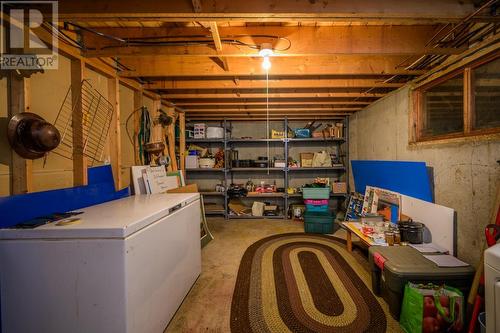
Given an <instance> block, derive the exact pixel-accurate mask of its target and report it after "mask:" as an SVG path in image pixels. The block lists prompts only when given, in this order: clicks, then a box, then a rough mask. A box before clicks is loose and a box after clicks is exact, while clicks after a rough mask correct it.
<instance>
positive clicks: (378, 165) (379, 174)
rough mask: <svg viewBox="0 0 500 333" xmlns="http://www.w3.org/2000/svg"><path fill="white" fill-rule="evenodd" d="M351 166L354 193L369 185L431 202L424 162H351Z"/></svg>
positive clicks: (363, 189)
mask: <svg viewBox="0 0 500 333" xmlns="http://www.w3.org/2000/svg"><path fill="white" fill-rule="evenodd" d="M351 166H352V175H353V178H354V186H355V187H356V192H359V193H365V188H366V186H367V185H369V186H375V187H380V188H384V189H386V190H390V191H394V192H399V193H401V194H404V195H408V196H410V197H414V198H417V199H421V200H424V201H428V202H433V196H432V189H431V182H430V177H429V173H428V170H427V167H426V165H425V162H403V161H368V160H353V161H351Z"/></svg>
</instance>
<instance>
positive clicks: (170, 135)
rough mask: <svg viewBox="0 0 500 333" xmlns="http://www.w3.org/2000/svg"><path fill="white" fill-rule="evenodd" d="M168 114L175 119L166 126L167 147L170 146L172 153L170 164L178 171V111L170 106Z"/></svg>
mask: <svg viewBox="0 0 500 333" xmlns="http://www.w3.org/2000/svg"><path fill="white" fill-rule="evenodd" d="M167 114H168V115H169V116H170V117H172V119H173V121H172V124H170V125H168V126H167V128H166V135H167V139H168V140H167V147H168V153H169V155H170V166H171V167H172V171H177V170H178V166H177V159H176V155H175V119H176V112H175V110H174V108H172V107H170V108H168V110H167Z"/></svg>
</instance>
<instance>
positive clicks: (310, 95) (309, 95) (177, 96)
mask: <svg viewBox="0 0 500 333" xmlns="http://www.w3.org/2000/svg"><path fill="white" fill-rule="evenodd" d="M385 95H386V94H383V93H359V92H353V93H351V92H340V93H336V92H332V93H315V92H310V93H295V92H290V93H277V94H275V93H270V94H269V95H268V94H266V93H248V94H247V93H241V94H239V93H225V94H218V93H214V94H162V95H161V97H162V98H163V99H167V100H181V99H194V98H207V99H208V98H235V99H237V98H240V99H244V98H266V97H269V98H290V97H293V98H327V97H354V98H356V97H383V96H385Z"/></svg>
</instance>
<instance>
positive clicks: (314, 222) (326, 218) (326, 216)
mask: <svg viewBox="0 0 500 333" xmlns="http://www.w3.org/2000/svg"><path fill="white" fill-rule="evenodd" d="M334 221H335V213H334V212H333V211H332V210H327V211H325V212H311V211H306V212H305V213H304V231H305V232H307V233H315V234H331V233H333V232H334V231H335V230H334V229H335V228H334Z"/></svg>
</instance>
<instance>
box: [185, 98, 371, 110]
mask: <svg viewBox="0 0 500 333" xmlns="http://www.w3.org/2000/svg"><path fill="white" fill-rule="evenodd" d="M370 103H371V102H368V101H367V102H360V101H350V102H347V101H346V102H321V101H319V102H314V101H310V102H301V101H300V99H299V100H297V101H296V102H269V106H270V107H273V108H280V107H283V108H286V107H288V108H301V107H305V106H310V105H315V106H317V107H319V108H326V107H332V106H335V105H346V106H349V105H361V106H366V105H368V104H370ZM175 105H176V106H180V107H182V108H187V109H190V110H196V109H208V110H213V109H231V108H234V107H244V108H247V109H263V108H266V102H265V101H264V102H238V101H234V102H202V103H197V102H196V101H191V102H182V101H181V102H178V103H175Z"/></svg>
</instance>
